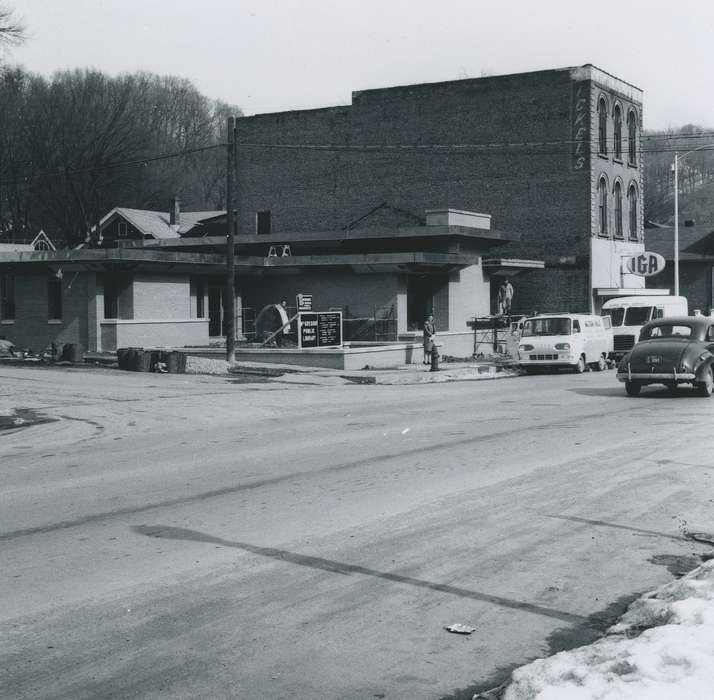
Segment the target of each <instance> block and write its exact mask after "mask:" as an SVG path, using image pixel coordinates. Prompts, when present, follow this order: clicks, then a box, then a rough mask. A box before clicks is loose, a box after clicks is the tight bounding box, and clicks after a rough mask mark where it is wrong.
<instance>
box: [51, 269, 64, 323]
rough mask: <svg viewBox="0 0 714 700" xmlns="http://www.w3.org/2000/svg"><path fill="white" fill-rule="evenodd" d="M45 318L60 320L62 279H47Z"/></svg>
mask: <svg viewBox="0 0 714 700" xmlns="http://www.w3.org/2000/svg"><path fill="white" fill-rule="evenodd" d="M47 318H48V319H49V320H50V321H60V320H62V279H61V278H60V277H57V276H56V275H52V276H50V277H48V278H47Z"/></svg>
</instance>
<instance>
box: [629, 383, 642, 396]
mask: <svg viewBox="0 0 714 700" xmlns="http://www.w3.org/2000/svg"><path fill="white" fill-rule="evenodd" d="M640 389H642V385H641V384H638V383H637V382H625V391H626V392H627V395H628V396H639V394H640Z"/></svg>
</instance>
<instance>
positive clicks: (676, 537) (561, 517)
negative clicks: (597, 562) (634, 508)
mask: <svg viewBox="0 0 714 700" xmlns="http://www.w3.org/2000/svg"><path fill="white" fill-rule="evenodd" d="M544 517H546V518H553V519H555V520H568V521H569V522H571V523H581V524H583V525H596V526H598V527H610V528H614V529H615V530H627V531H629V532H634V533H637V534H638V535H649V536H651V537H664V538H665V539H668V540H676V541H677V542H690V541H691V540H689V539H687V538H686V537H682V536H681V535H672V534H669V533H667V532H659V531H658V530H646V529H645V528H641V527H632V526H631V525H620V524H619V523H609V522H607V521H606V520H592V519H590V518H579V517H577V516H576V515H548V514H547V513H546V514H544Z"/></svg>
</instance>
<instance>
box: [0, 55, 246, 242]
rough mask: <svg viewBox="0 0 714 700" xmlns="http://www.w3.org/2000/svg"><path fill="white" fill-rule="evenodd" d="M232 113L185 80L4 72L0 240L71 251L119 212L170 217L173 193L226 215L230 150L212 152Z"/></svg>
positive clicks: (187, 204)
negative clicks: (42, 237)
mask: <svg viewBox="0 0 714 700" xmlns="http://www.w3.org/2000/svg"><path fill="white" fill-rule="evenodd" d="M231 114H232V115H236V116H238V115H240V114H241V111H240V110H239V109H238V108H236V107H232V106H230V105H228V104H226V103H224V102H221V101H218V100H211V99H209V98H207V97H205V96H204V95H202V94H201V93H200V92H199V91H198V90H197V89H196V87H195V86H194V85H193V84H192V83H191V82H190V81H189V80H186V79H184V78H178V77H172V76H159V75H155V74H152V73H143V72H142V73H134V74H128V75H121V76H116V77H114V76H109V75H107V74H105V73H102V72H100V71H97V70H74V71H66V72H59V73H56V74H55V75H53V76H52V77H49V78H48V77H44V76H41V75H37V74H33V73H30V72H27V71H25V70H24V69H22V68H19V67H13V66H0V234H2V237H3V238H4V239H6V240H7V239H8V238H12V239H14V240H20V239H23V238H27V237H29V236H31V235H34V233H36V232H37V231H39V230H40V229H44V230H45V232H46V233H47V234H48V235H49V236H50V237H51V238H55V239H58V240H60V241H64V242H65V243H66V244H67V245H73V244H76V243H78V242H81V241H83V240H85V238H86V237H87V234H88V232H89V231H90V230H91V229H92V227H94V226H95V225H96V223H97V222H98V221H99V219H100V218H101V217H102V216H104V214H106V213H107V212H108V211H110V210H111V209H112V208H113V207H116V206H124V207H133V208H139V209H155V210H159V211H166V210H167V208H168V202H169V200H170V199H171V198H172V197H173V196H175V195H178V196H179V197H180V199H181V201H182V208H183V209H185V210H203V209H209V210H210V209H223V208H224V207H225V151H224V149H221V148H213V149H210V148H208V149H206V148H205V147H210V146H212V145H217V144H221V143H224V142H225V141H226V134H225V129H226V121H227V117H228V116H229V115H231ZM202 149H203V150H202ZM184 151H189V152H190V151H194V152H190V153H187V154H185V155H181V156H179V157H171V158H166V159H163V160H155V158H156V157H157V156H161V155H167V154H168V155H170V154H175V153H182V152H184ZM117 163H125V165H121V166H117V165H116V164H117Z"/></svg>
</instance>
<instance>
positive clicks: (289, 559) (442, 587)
mask: <svg viewBox="0 0 714 700" xmlns="http://www.w3.org/2000/svg"><path fill="white" fill-rule="evenodd" d="M131 529H132V531H133V532H136V533H137V534H139V535H144V536H146V537H156V538H159V539H167V540H183V541H188V542H201V543H204V544H212V545H220V546H222V547H229V548H232V549H239V550H242V551H244V552H250V553H251V554H256V555H258V556H261V557H268V558H269V559H275V560H277V561H280V562H284V563H287V564H293V565H296V566H304V567H307V568H309V569H316V570H319V571H327V572H329V573H332V574H338V575H340V576H351V575H360V576H370V577H372V578H377V579H381V580H383V581H391V582H393V583H398V584H403V585H407V586H413V587H415V588H423V589H428V590H432V591H436V592H438V593H446V594H447V595H455V596H459V597H460V598H470V599H471V600H477V601H479V602H482V603H490V604H492V605H498V606H501V607H504V608H510V609H512V610H519V611H521V612H526V613H531V614H533V615H541V616H544V617H549V618H553V619H556V620H562V621H564V622H567V623H569V624H571V625H580V624H582V623H583V621H585V619H586V618H584V617H583V616H582V615H574V614H573V613H569V612H565V611H562V610H557V609H555V608H549V607H545V606H542V605H535V604H533V603H526V602H524V601H520V600H514V599H512V598H505V597H502V596H497V595H491V594H489V593H481V592H480V591H472V590H469V589H467V588H460V587H458V586H451V585H449V584H445V583H436V582H433V581H426V580H424V579H419V578H414V577H412V576H402V575H401V574H395V573H391V572H388V571H379V570H378V569H371V568H369V567H366V566H359V565H357V564H348V563H346V562H340V561H335V560H333V559H324V558H322V557H313V556H308V555H305V554H297V553H296V552H290V551H288V550H285V549H277V548H275V547H260V546H258V545H254V544H249V543H247V542H238V541H233V540H224V539H223V538H221V537H214V536H213V535H208V534H206V533H203V532H198V531H197V530H188V529H186V528H181V527H170V526H168V525H136V526H134V527H132V528H131Z"/></svg>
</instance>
